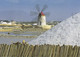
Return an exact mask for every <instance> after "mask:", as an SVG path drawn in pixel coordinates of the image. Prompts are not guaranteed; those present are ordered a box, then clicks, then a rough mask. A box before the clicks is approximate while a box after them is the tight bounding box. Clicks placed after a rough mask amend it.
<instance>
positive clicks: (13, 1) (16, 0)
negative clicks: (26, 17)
mask: <svg viewBox="0 0 80 57" xmlns="http://www.w3.org/2000/svg"><path fill="white" fill-rule="evenodd" d="M6 1H8V2H11V3H19V2H20V0H6Z"/></svg>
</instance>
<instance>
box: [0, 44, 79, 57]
mask: <svg viewBox="0 0 80 57" xmlns="http://www.w3.org/2000/svg"><path fill="white" fill-rule="evenodd" d="M0 57H80V47H78V46H74V47H73V46H70V45H69V46H68V45H67V46H65V45H63V46H59V45H39V46H38V45H36V46H32V45H29V44H26V45H24V44H11V45H7V44H0Z"/></svg>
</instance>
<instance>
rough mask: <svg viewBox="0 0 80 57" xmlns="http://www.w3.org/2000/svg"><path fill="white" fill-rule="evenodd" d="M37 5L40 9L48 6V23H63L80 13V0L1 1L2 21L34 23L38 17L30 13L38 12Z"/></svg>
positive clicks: (0, 12)
mask: <svg viewBox="0 0 80 57" xmlns="http://www.w3.org/2000/svg"><path fill="white" fill-rule="evenodd" d="M36 4H39V6H40V9H42V8H43V6H44V5H47V6H48V8H47V9H46V10H45V11H44V12H49V13H50V15H49V16H46V19H47V21H63V20H65V19H67V18H69V17H70V16H72V15H74V14H76V13H78V12H80V6H79V5H80V0H0V20H15V21H26V22H28V21H33V20H35V17H37V15H35V16H31V15H30V12H31V11H37V10H36V8H35V5H36ZM44 12H43V13H44Z"/></svg>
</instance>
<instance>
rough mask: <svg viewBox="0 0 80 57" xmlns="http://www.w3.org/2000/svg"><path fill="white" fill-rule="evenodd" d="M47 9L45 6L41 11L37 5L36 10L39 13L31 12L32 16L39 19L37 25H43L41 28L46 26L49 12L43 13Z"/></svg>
mask: <svg viewBox="0 0 80 57" xmlns="http://www.w3.org/2000/svg"><path fill="white" fill-rule="evenodd" d="M46 8H47V5H44V7H43V8H42V10H40V7H39V5H38V4H37V5H36V10H37V11H31V15H32V16H33V15H36V16H37V18H35V19H37V25H41V26H43V25H46V16H48V15H49V13H48V12H46V13H43V12H44V11H45V10H46Z"/></svg>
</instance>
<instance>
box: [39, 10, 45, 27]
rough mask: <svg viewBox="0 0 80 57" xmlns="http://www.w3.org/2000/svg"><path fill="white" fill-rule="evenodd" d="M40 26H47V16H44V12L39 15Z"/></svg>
mask: <svg viewBox="0 0 80 57" xmlns="http://www.w3.org/2000/svg"><path fill="white" fill-rule="evenodd" d="M38 25H41V26H43V25H46V16H45V15H44V13H43V12H41V13H39V15H38Z"/></svg>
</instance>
